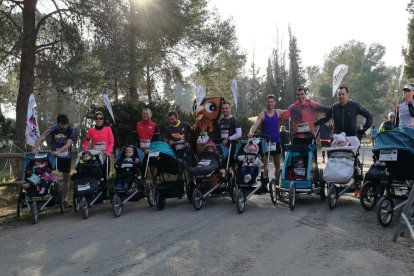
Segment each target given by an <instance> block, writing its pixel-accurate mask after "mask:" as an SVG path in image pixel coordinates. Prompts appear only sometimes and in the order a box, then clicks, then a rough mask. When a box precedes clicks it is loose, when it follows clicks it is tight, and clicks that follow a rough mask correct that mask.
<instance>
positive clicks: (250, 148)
mask: <svg viewBox="0 0 414 276" xmlns="http://www.w3.org/2000/svg"><path fill="white" fill-rule="evenodd" d="M244 152H245V153H254V154H257V153H258V152H259V147H258V146H257V145H256V144H255V143H253V141H252V140H250V141H249V143H248V144H247V145H245V146H244Z"/></svg>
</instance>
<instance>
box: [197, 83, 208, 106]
mask: <svg viewBox="0 0 414 276" xmlns="http://www.w3.org/2000/svg"><path fill="white" fill-rule="evenodd" d="M195 95H196V109H197V108H198V107H199V106H200V105H201V102H202V101H203V99H204V98H205V97H206V91H205V90H204V87H203V86H202V85H201V84H198V85H197V87H196V93H195Z"/></svg>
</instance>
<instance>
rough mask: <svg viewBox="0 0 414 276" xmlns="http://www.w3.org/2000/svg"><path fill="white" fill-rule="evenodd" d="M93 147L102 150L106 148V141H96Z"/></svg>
mask: <svg viewBox="0 0 414 276" xmlns="http://www.w3.org/2000/svg"><path fill="white" fill-rule="evenodd" d="M93 149H96V150H101V151H102V150H106V143H105V142H99V143H96V144H95V146H94V147H93Z"/></svg>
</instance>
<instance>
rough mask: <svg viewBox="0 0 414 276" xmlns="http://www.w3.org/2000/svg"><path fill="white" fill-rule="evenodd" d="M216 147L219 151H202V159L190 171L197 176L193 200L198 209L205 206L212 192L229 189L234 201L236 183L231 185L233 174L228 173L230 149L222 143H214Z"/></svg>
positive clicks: (218, 192) (217, 193)
mask: <svg viewBox="0 0 414 276" xmlns="http://www.w3.org/2000/svg"><path fill="white" fill-rule="evenodd" d="M215 147H217V151H214V152H208V151H207V152H202V153H201V154H200V161H199V162H198V164H197V165H196V166H195V167H193V168H192V169H191V172H190V173H191V175H193V176H194V177H195V187H193V188H192V196H193V197H192V202H193V206H194V209H196V210H197V211H198V210H200V209H201V208H202V207H203V202H204V200H205V199H206V197H208V196H209V195H210V194H215V195H221V194H223V192H227V191H228V193H229V194H230V197H231V199H232V201H234V185H229V184H230V183H231V182H230V178H231V174H230V175H227V174H226V171H227V170H228V166H229V162H228V161H229V149H228V148H227V147H226V146H225V145H223V144H221V143H218V144H216V145H214V148H215ZM230 150H231V145H230ZM190 187H191V186H190Z"/></svg>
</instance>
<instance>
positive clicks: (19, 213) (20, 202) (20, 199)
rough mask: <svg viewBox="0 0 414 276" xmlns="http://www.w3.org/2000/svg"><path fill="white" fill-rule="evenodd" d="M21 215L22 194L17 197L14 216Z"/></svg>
mask: <svg viewBox="0 0 414 276" xmlns="http://www.w3.org/2000/svg"><path fill="white" fill-rule="evenodd" d="M22 215H23V196H22V195H21V194H20V195H19V198H18V199H17V209H16V217H18V218H19V217H21V216H22Z"/></svg>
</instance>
